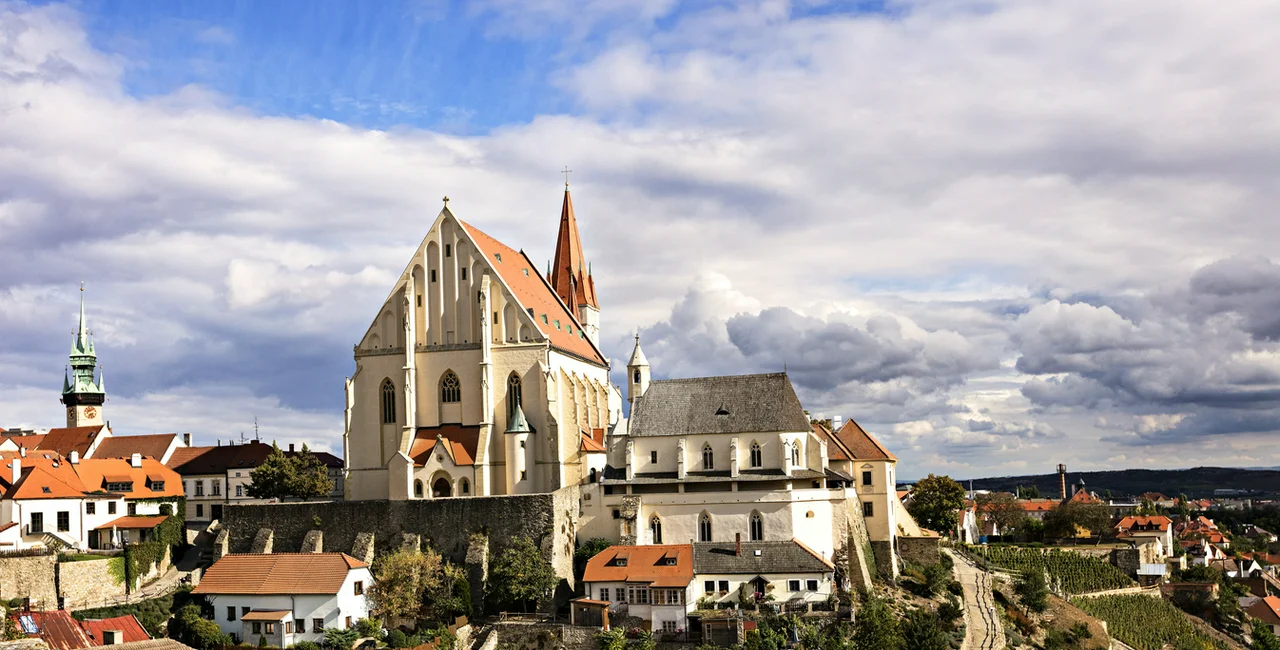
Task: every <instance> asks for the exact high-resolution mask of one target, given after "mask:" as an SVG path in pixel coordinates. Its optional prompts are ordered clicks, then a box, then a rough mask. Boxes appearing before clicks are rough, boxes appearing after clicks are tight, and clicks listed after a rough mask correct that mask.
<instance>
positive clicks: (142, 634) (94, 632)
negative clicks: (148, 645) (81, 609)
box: [80, 614, 151, 646]
mask: <svg viewBox="0 0 1280 650" xmlns="http://www.w3.org/2000/svg"><path fill="white" fill-rule="evenodd" d="M80 627H82V628H84V632H85V635H86V636H88V637H89V641H90V642H91V643H93V645H95V646H106V645H118V644H121V643H135V642H139V641H147V640H149V639H150V638H151V635H150V634H148V633H147V629H146V628H144V627H142V623H140V622H138V619H137V618H135V617H134V616H133V615H132V614H126V615H125V616H116V617H114V618H90V619H85V620H83V621H80Z"/></svg>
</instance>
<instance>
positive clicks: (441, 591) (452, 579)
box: [422, 564, 471, 623]
mask: <svg viewBox="0 0 1280 650" xmlns="http://www.w3.org/2000/svg"><path fill="white" fill-rule="evenodd" d="M422 604H423V605H424V606H425V607H426V608H427V611H428V612H430V613H431V615H432V616H433V617H435V619H436V620H437V621H441V622H443V623H449V622H451V621H453V619H455V618H457V617H459V616H471V583H469V582H467V577H466V574H465V572H464V571H463V570H462V568H461V567H457V566H454V565H452V564H445V565H444V568H443V574H442V575H441V576H440V579H439V580H437V581H435V582H433V583H432V584H430V585H428V586H427V587H426V588H425V589H424V590H423V594H422Z"/></svg>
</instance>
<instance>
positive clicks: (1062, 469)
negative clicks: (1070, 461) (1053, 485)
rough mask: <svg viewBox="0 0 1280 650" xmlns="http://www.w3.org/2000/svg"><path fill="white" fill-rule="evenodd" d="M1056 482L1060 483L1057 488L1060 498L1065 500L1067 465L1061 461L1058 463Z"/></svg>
mask: <svg viewBox="0 0 1280 650" xmlns="http://www.w3.org/2000/svg"><path fill="white" fill-rule="evenodd" d="M1058 482H1059V483H1060V484H1061V487H1060V488H1059V489H1060V490H1061V492H1062V500H1063V501H1066V500H1067V466H1066V465H1063V464H1062V463H1059V464H1058Z"/></svg>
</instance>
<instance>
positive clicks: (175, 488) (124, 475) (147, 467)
mask: <svg viewBox="0 0 1280 650" xmlns="http://www.w3.org/2000/svg"><path fill="white" fill-rule="evenodd" d="M141 465H142V466H141V467H134V466H132V465H131V464H130V463H129V461H127V460H124V459H121V458H87V459H84V460H81V461H80V462H79V463H76V464H74V465H72V467H74V468H75V471H76V475H78V476H79V477H80V483H81V484H83V485H84V487H85V490H86V491H88V492H94V491H97V490H106V489H107V483H123V482H126V481H127V482H129V483H132V485H131V487H130V489H129V490H121V491H118V492H119V493H120V494H123V495H124V496H125V498H128V499H154V498H159V497H180V496H183V494H182V477H181V476H179V475H178V473H177V472H175V471H173V470H172V469H169V468H168V467H165V466H164V465H162V464H161V463H160V461H158V460H156V459H154V458H143V459H142V463H141ZM149 477H157V478H162V479H164V487H163V488H162V489H160V490H152V489H151V485H150V482H151V481H150V479H149ZM112 491H113V492H114V491H117V490H112Z"/></svg>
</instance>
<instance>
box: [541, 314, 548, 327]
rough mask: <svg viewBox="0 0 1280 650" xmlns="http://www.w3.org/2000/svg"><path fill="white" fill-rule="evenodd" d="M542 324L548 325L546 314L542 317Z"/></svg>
mask: <svg viewBox="0 0 1280 650" xmlns="http://www.w3.org/2000/svg"><path fill="white" fill-rule="evenodd" d="M542 324H543V325H546V324H547V315H546V314H543V315H542Z"/></svg>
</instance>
